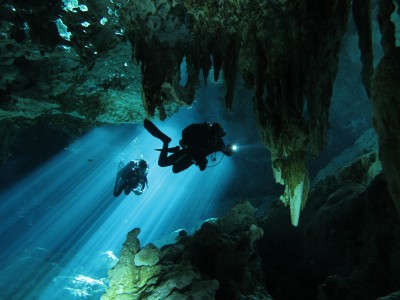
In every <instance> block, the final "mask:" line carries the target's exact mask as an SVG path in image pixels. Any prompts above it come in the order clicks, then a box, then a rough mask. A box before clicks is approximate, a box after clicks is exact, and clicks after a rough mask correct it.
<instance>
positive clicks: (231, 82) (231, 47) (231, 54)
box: [222, 36, 239, 109]
mask: <svg viewBox="0 0 400 300" xmlns="http://www.w3.org/2000/svg"><path fill="white" fill-rule="evenodd" d="M238 48H239V47H238V39H237V37H236V36H233V37H231V38H229V41H228V45H227V47H226V49H225V53H224V61H223V65H222V69H223V71H224V79H225V86H226V95H225V105H226V107H227V108H228V109H232V102H233V90H234V88H235V82H236V73H237V61H238V51H239V49H238Z"/></svg>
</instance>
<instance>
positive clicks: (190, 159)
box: [144, 119, 234, 173]
mask: <svg viewBox="0 0 400 300" xmlns="http://www.w3.org/2000/svg"><path fill="white" fill-rule="evenodd" d="M144 127H145V128H146V129H147V131H148V132H149V133H150V134H151V135H153V136H154V137H156V138H158V139H160V140H161V141H162V142H163V147H162V149H157V150H159V151H161V152H160V156H159V159H158V165H159V166H160V167H167V166H172V172H174V173H179V172H182V171H183V170H186V169H187V168H189V167H190V166H191V165H193V164H195V165H197V166H198V167H199V169H200V171H204V170H205V169H206V167H207V163H208V160H207V156H208V155H211V154H213V153H215V152H218V151H221V152H222V153H224V154H225V155H227V156H231V155H232V154H233V151H234V150H233V149H234V148H233V146H232V145H228V146H225V144H224V141H223V140H222V137H224V136H225V134H226V132H225V131H224V129H223V128H222V126H221V125H220V124H219V123H211V122H204V123H200V124H191V125H189V126H187V127H186V128H185V129H183V131H182V139H181V140H180V141H179V145H180V146H176V147H172V148H169V147H168V145H169V143H170V142H171V138H170V137H168V136H167V135H165V134H164V133H163V132H162V131H160V130H159V129H158V128H157V127H156V126H155V125H154V124H153V123H152V122H151V121H150V120H148V119H145V120H144ZM168 154H171V155H169V156H168Z"/></svg>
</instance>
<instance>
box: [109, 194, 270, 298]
mask: <svg viewBox="0 0 400 300" xmlns="http://www.w3.org/2000/svg"><path fill="white" fill-rule="evenodd" d="M255 212H256V209H254V208H253V207H252V206H251V204H250V203H248V202H245V203H243V204H240V205H237V206H236V207H234V208H233V209H232V210H231V211H230V212H229V213H228V214H227V215H226V216H224V217H222V218H220V219H218V220H216V221H210V222H206V223H204V224H203V225H202V227H201V228H200V229H199V230H198V231H197V232H196V233H195V234H194V235H193V236H187V235H186V234H185V233H184V232H181V234H180V236H179V237H178V238H177V242H176V244H167V245H165V246H163V247H162V248H161V249H160V250H158V249H157V248H155V247H154V246H151V245H150V246H149V245H147V246H145V247H143V248H140V242H139V239H138V234H139V232H140V231H139V229H134V230H133V231H131V232H130V233H129V234H128V237H127V240H126V241H125V243H124V246H123V248H122V250H121V255H120V260H119V262H118V263H117V264H116V265H115V267H113V268H112V269H111V270H110V271H109V279H110V285H109V288H108V289H107V293H106V294H105V295H103V296H102V299H103V300H108V299H215V298H217V299H270V297H269V295H268V293H267V291H266V290H265V287H264V278H263V272H262V270H261V261H260V258H259V255H258V253H257V251H256V247H255V243H256V242H257V241H258V240H259V239H260V238H261V237H262V235H263V231H262V229H261V228H259V227H258V226H257V225H256V219H255V217H254V214H255ZM143 252H147V254H146V255H144V254H143ZM159 254H161V260H160V261H158V259H159V258H160V256H159ZM144 256H146V257H144Z"/></svg>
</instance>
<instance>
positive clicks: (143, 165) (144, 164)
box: [138, 159, 149, 175]
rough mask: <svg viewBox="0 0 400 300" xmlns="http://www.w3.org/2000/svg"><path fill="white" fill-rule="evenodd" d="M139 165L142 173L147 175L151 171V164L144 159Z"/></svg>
mask: <svg viewBox="0 0 400 300" xmlns="http://www.w3.org/2000/svg"><path fill="white" fill-rule="evenodd" d="M138 167H139V172H140V173H141V174H142V175H146V174H147V172H148V171H149V164H148V163H147V162H146V161H145V160H144V159H141V160H139V163H138Z"/></svg>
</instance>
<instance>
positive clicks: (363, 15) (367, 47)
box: [352, 0, 374, 97]
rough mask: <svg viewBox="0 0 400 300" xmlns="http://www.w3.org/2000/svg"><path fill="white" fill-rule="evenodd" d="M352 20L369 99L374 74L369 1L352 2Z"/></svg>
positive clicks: (356, 0) (354, 0)
mask: <svg viewBox="0 0 400 300" xmlns="http://www.w3.org/2000/svg"><path fill="white" fill-rule="evenodd" d="M352 8H353V18H354V22H355V23H356V26H357V31H358V37H359V38H358V47H359V48H360V51H361V63H362V69H361V78H362V82H363V84H364V86H365V90H366V91H367V94H368V97H371V81H372V76H373V73H374V67H373V59H374V57H373V52H372V28H371V0H353V6H352Z"/></svg>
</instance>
